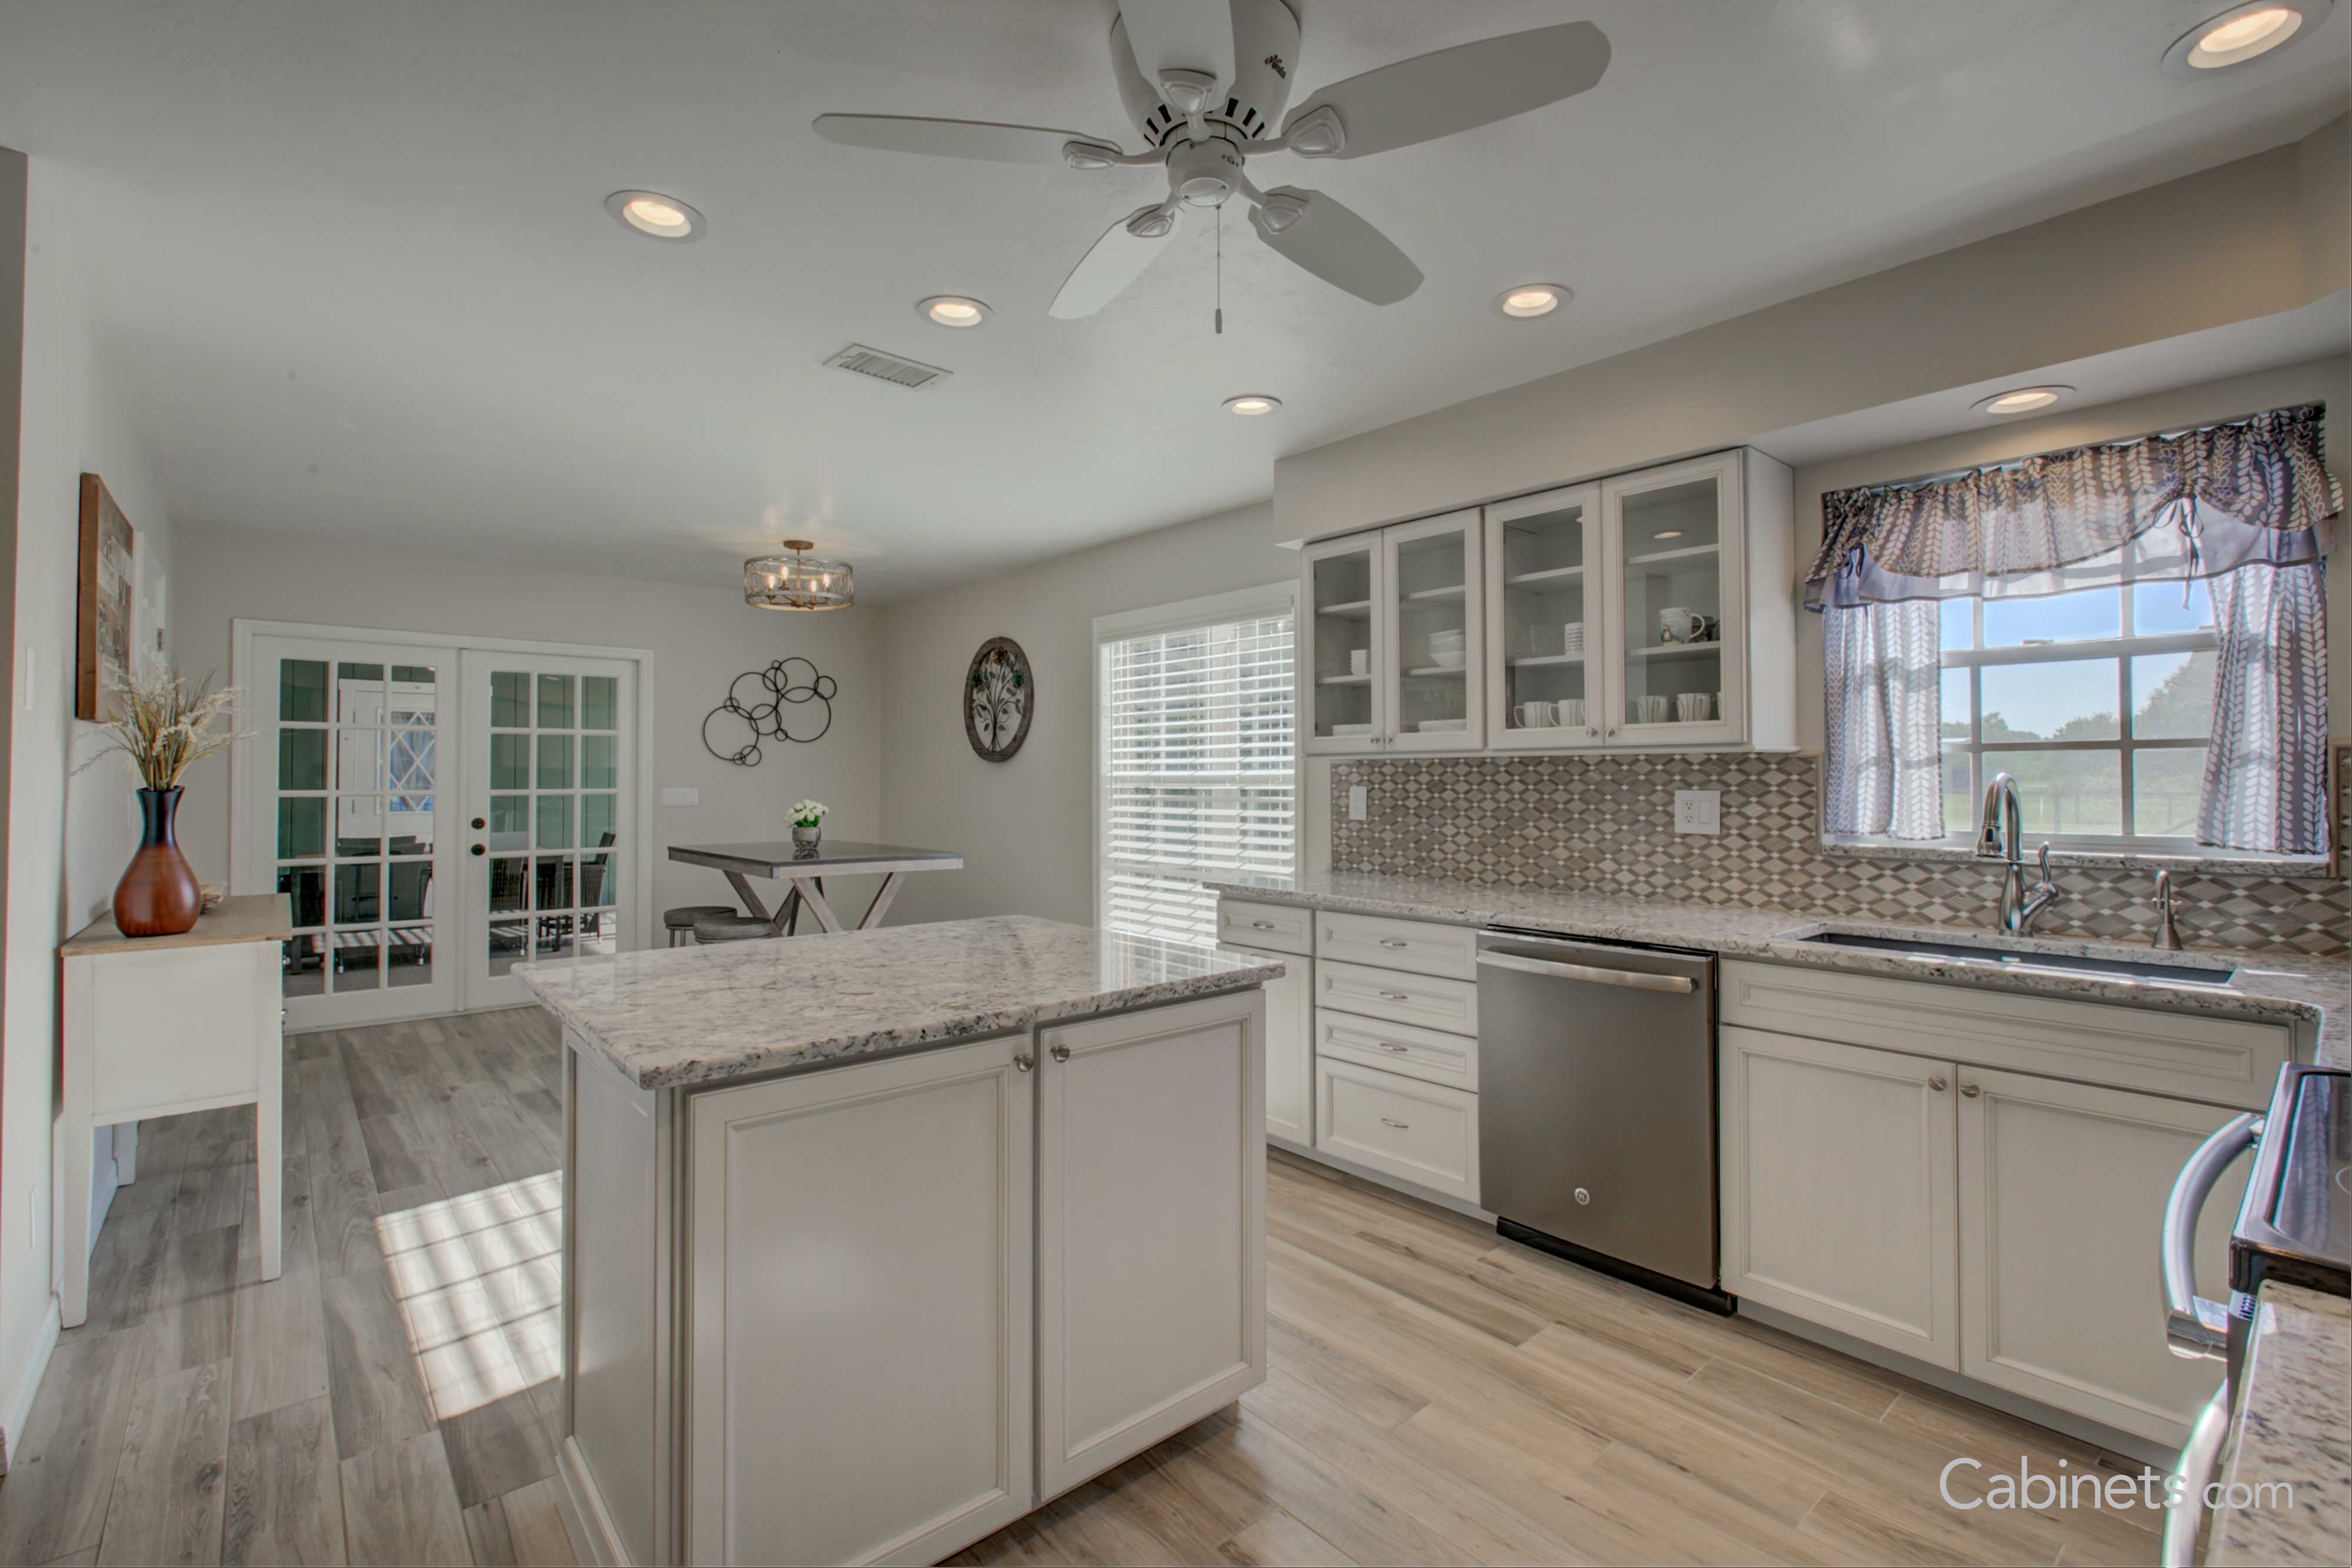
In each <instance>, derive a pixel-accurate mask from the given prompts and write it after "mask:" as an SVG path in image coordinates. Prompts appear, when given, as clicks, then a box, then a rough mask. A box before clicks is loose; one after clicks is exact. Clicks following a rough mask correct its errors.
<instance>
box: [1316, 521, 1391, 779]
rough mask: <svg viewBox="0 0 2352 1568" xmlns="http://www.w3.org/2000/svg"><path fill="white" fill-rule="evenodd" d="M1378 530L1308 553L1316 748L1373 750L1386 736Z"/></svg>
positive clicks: (1328, 749)
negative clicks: (1376, 638)
mask: <svg viewBox="0 0 2352 1568" xmlns="http://www.w3.org/2000/svg"><path fill="white" fill-rule="evenodd" d="M1380 576H1381V551H1380V538H1379V536H1378V535H1367V536H1365V537H1364V538H1360V539H1351V540H1349V541H1347V542H1346V543H1344V544H1339V545H1328V546H1324V547H1321V548H1320V549H1313V550H1310V551H1309V552H1308V554H1307V594H1306V599H1307V606H1308V613H1307V638H1306V640H1305V647H1306V653H1307V658H1306V660H1305V663H1306V664H1307V680H1308V683H1309V684H1308V686H1307V710H1308V714H1309V716H1310V718H1311V721H1312V722H1311V723H1310V725H1309V727H1308V728H1307V749H1308V750H1309V751H1370V750H1371V749H1372V748H1373V747H1375V746H1376V745H1377V744H1379V739H1380V737H1381V734H1382V730H1381V724H1382V722H1383V718H1384V716H1383V715H1382V714H1381V712H1380V711H1379V708H1378V706H1376V697H1375V691H1376V688H1375V685H1374V683H1375V682H1376V681H1377V680H1378V678H1379V670H1380V664H1379V661H1378V657H1377V651H1376V650H1375V649H1374V648H1373V646H1372V641H1373V637H1372V633H1373V629H1374V626H1375V625H1376V624H1377V622H1378V619H1379V617H1378V615H1377V613H1376V612H1377V608H1378V602H1379V596H1380V590H1381V583H1380V581H1379V579H1380Z"/></svg>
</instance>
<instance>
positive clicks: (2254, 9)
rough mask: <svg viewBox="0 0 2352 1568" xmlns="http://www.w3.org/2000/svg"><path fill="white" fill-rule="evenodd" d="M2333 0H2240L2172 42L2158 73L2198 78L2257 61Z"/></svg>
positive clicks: (2318, 15)
mask: <svg viewBox="0 0 2352 1568" xmlns="http://www.w3.org/2000/svg"><path fill="white" fill-rule="evenodd" d="M2334 3H2335V0H2246V4H2244V5H2232V6H2231V7H2230V8H2229V9H2228V10H2226V11H2224V12H2221V14H2220V15H2219V16H2208V17H2207V18H2205V20H2203V21H2202V22H2200V23H2198V24H2197V26H2193V27H2191V28H2189V31H2187V32H2185V33H2183V34H2181V35H2180V37H2178V38H2175V39H2174V40H2173V41H2172V47H2170V48H2168V49H2167V50H2165V51H2164V68H2165V70H2166V71H2167V72H2168V73H2169V74H2171V75H2173V76H2202V75H2203V74H2205V73H2206V72H2208V71H2219V70H2227V69H2229V68H2231V67H2232V66H2242V65H2244V64H2245V63H2246V62H2247V61H2249V60H2254V59H2260V58H2261V57H2263V56H2264V55H2267V54H2269V53H2270V52H2271V51H2272V50H2273V49H2275V48H2278V47H2281V46H2282V45H2284V44H2287V43H2289V42H2292V41H2293V40H2294V38H2296V37H2299V36H2300V35H2302V34H2304V33H2305V32H2307V31H2309V30H2310V27H2311V25H2312V24H2313V23H2315V22H2317V21H2319V20H2320V19H2321V18H2322V17H2324V16H2326V15H2327V12H2328V8H2329V7H2330V6H2331V5H2333V4H2334Z"/></svg>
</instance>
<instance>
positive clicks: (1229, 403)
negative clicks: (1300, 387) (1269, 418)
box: [1225, 392, 1282, 419]
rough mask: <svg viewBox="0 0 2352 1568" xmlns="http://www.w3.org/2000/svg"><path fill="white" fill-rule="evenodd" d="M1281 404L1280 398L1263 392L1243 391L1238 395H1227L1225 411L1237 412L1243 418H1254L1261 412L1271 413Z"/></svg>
mask: <svg viewBox="0 0 2352 1568" xmlns="http://www.w3.org/2000/svg"><path fill="white" fill-rule="evenodd" d="M1281 406H1282V400H1281V399H1280V398H1278V397H1268V396H1267V395H1266V394H1265V393H1264V392H1244V393H1242V394H1241V395H1240V396H1239V397H1229V398H1227V399H1226V400H1225V410H1226V412H1227V413H1238V414H1240V415H1241V416H1242V417H1243V418H1244V419H1255V417H1256V416H1257V415H1259V414H1261V413H1273V412H1274V411H1275V410H1276V409H1278V408H1280V407H1281Z"/></svg>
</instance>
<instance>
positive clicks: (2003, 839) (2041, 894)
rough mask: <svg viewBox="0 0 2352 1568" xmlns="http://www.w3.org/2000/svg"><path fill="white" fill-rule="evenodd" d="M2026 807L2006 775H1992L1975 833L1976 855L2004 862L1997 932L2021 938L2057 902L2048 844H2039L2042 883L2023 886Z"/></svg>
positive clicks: (2011, 780)
mask: <svg viewBox="0 0 2352 1568" xmlns="http://www.w3.org/2000/svg"><path fill="white" fill-rule="evenodd" d="M2024 821H2025V803H2024V802H2023V801H2022V800H2020V799H2019V798H2018V794H2017V780H2016V779H2014V778H2012V777H2011V776H2010V775H2009V774H2006V773H1996V774H1994V775H1993V778H1992V782H1991V783H1990V784H1988V785H1986V786H1985V796H1984V818H1983V821H1982V822H1981V823H1980V825H1979V829H1978V831H1977V855H1978V857H1979V859H1983V860H1998V861H2000V862H2003V869H2002V872H2001V877H2000V914H1999V916H1998V917H1997V920H1996V928H1997V929H1999V930H2001V931H2006V932H2008V933H2009V934H2010V935H2011V936H2024V935H2025V933H2026V932H2027V931H2029V930H2031V929H2032V926H2033V920H2034V917H2035V916H2036V915H2040V914H2041V913H2042V911H2043V910H2045V909H2047V908H2049V907H2050V906H2051V905H2052V904H2054V903H2056V902H2057V900H2058V884H2057V883H2054V882H2053V881H2051V880H2050V844H2049V841H2047V840H2044V841H2042V852H2041V856H2040V859H2041V864H2042V880H2041V882H2040V883H2037V884H2036V885H2035V886H2033V887H2032V888H2031V889H2028V888H2027V887H2026V885H2025V854H2024V841H2025V826H2024Z"/></svg>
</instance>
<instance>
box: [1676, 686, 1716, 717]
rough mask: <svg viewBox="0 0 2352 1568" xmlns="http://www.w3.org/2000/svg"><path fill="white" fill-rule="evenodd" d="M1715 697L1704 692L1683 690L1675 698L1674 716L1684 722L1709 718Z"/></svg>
mask: <svg viewBox="0 0 2352 1568" xmlns="http://www.w3.org/2000/svg"><path fill="white" fill-rule="evenodd" d="M1714 706H1715V699H1714V698H1713V697H1710V696H1708V695H1706V693H1705V692H1684V693H1681V694H1680V695H1677V696H1676V697H1675V717H1676V718H1678V719H1680V720H1681V721H1682V722H1683V723H1685V724H1697V723H1699V722H1701V721H1702V720H1705V719H1707V718H1710V717H1712V716H1713V715H1712V714H1711V713H1710V711H1709V710H1710V709H1711V708H1713V707H1714Z"/></svg>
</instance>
